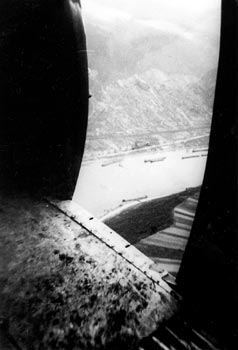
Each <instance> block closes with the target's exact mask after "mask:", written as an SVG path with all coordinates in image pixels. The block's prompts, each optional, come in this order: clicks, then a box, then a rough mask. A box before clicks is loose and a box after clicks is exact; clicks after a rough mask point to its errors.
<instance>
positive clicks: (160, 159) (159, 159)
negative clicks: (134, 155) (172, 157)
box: [144, 157, 167, 163]
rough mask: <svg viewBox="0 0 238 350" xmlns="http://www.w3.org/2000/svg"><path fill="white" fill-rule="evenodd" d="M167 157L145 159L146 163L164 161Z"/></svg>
mask: <svg viewBox="0 0 238 350" xmlns="http://www.w3.org/2000/svg"><path fill="white" fill-rule="evenodd" d="M166 158H167V157H159V158H150V159H144V163H155V162H162V161H163V160H165V159H166Z"/></svg>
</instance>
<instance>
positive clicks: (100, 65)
mask: <svg viewBox="0 0 238 350" xmlns="http://www.w3.org/2000/svg"><path fill="white" fill-rule="evenodd" d="M162 3H163V1H160V5H161V7H158V5H156V2H154V1H151V4H152V5H151V6H152V8H151V10H149V9H147V10H145V13H143V14H142V13H141V11H139V10H138V8H135V6H134V7H133V1H132V2H130V4H131V5H130V6H131V8H130V6H129V5H125V3H124V2H122V5H121V6H120V4H119V2H115V3H113V4H110V3H109V2H108V1H105V0H103V1H102V0H100V1H99V2H95V1H93V0H91V1H90V2H89V4H88V5H86V4H85V5H84V6H85V14H84V18H85V27H86V34H87V43H88V45H87V46H88V59H89V76H90V94H91V95H92V98H91V99H90V113H89V125H88V138H87V143H86V156H93V155H94V156H96V155H101V154H108V153H118V152H121V151H123V150H130V149H133V148H136V147H140V146H143V145H161V144H163V143H167V142H172V141H173V140H177V139H181V138H184V139H186V138H188V137H191V136H197V135H204V134H207V133H209V127H210V123H211V115H212V105H213V96H214V86H215V79H216V65H217V57H218V42H219V31H218V28H219V15H218V12H217V11H215V10H214V9H212V10H209V11H208V12H207V13H206V16H204V14H201V13H199V14H196V15H195V14H193V17H192V18H189V17H183V18H180V19H179V18H178V17H175V16H174V14H173V13H170V14H168V11H167V12H166V11H165V8H166V5H165V4H162ZM90 4H91V5H90ZM162 5H163V6H162ZM123 6H124V7H123ZM153 6H154V7H153ZM153 8H154V9H158V8H160V9H161V10H162V11H159V12H157V13H155V12H154V13H153ZM120 9H121V10H120ZM125 9H126V10H127V11H125ZM130 11H131V12H130ZM132 11H133V12H132ZM138 145H139V146H138Z"/></svg>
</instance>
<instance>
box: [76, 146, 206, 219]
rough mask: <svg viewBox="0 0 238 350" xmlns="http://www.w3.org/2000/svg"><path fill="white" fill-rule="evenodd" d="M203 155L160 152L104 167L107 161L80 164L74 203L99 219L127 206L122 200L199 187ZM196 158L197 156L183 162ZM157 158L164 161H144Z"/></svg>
mask: <svg viewBox="0 0 238 350" xmlns="http://www.w3.org/2000/svg"><path fill="white" fill-rule="evenodd" d="M202 154H203V155H204V154H206V152H199V153H192V152H191V151H186V150H179V151H170V152H165V151H163V152H161V151H160V152H157V153H153V154H152V153H144V154H136V155H127V156H126V157H125V158H124V159H123V160H121V161H120V162H118V163H114V164H110V165H107V166H102V164H105V163H106V162H108V159H107V160H106V159H104V160H103V159H100V160H96V161H94V162H83V163H82V167H81V170H80V174H79V178H78V182H77V186H76V189H75V193H74V197H73V200H74V201H76V202H77V203H78V204H79V205H81V206H82V207H84V208H85V209H86V210H88V211H89V212H91V213H92V214H93V215H94V216H96V217H98V218H100V217H102V216H104V215H105V214H107V213H108V212H110V211H112V210H114V209H116V208H118V207H119V206H121V205H122V204H128V203H127V202H125V200H126V201H127V200H130V199H135V198H140V197H145V196H146V197H147V198H148V199H149V198H159V197H163V196H166V195H170V194H173V193H177V192H179V191H183V190H185V189H186V188H187V187H195V186H199V185H201V184H202V180H203V175H204V170H205V166H206V160H207V157H206V156H201V155H202ZM195 155H197V156H198V157H196V158H187V159H182V157H183V156H185V157H187V156H195ZM160 156H161V157H162V156H163V157H164V156H165V157H166V159H165V160H163V161H158V162H154V163H150V162H144V160H145V159H147V160H148V159H152V158H155V159H156V158H158V157H160ZM129 203H130V202H129Z"/></svg>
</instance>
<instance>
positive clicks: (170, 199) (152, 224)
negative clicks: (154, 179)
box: [105, 187, 200, 244]
mask: <svg viewBox="0 0 238 350" xmlns="http://www.w3.org/2000/svg"><path fill="white" fill-rule="evenodd" d="M199 190H200V187H196V188H188V189H186V190H185V191H182V192H179V193H176V194H173V195H170V196H167V197H164V198H158V199H153V200H151V201H148V202H145V203H139V204H136V205H135V206H133V207H131V208H129V209H125V210H123V211H122V212H121V213H120V214H118V215H116V216H115V217H112V218H110V219H108V220H105V224H106V225H108V226H109V227H111V228H112V229H113V230H115V231H116V232H117V233H119V234H120V235H121V236H122V237H124V238H125V239H126V240H128V241H129V242H130V243H131V244H135V243H137V242H138V241H140V240H141V239H143V238H145V237H148V236H149V235H152V234H153V233H156V232H157V231H159V230H163V229H164V228H166V227H168V226H170V225H172V224H173V213H172V210H173V209H174V207H175V206H176V205H178V204H179V203H181V202H183V201H184V200H185V199H186V198H187V197H188V196H190V195H193V194H195V193H197V192H198V191H199Z"/></svg>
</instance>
